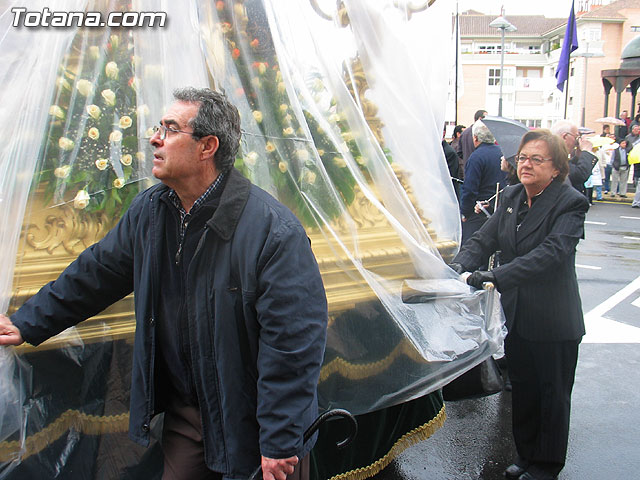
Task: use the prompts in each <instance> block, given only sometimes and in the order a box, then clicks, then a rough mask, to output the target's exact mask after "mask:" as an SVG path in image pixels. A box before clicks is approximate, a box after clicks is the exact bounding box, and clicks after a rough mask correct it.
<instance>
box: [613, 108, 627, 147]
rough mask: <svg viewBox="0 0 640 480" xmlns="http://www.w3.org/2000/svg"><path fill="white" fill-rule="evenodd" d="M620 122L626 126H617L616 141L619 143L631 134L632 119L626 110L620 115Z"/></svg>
mask: <svg viewBox="0 0 640 480" xmlns="http://www.w3.org/2000/svg"><path fill="white" fill-rule="evenodd" d="M620 120H622V121H623V122H624V125H618V126H616V141H617V142H618V143H619V142H620V140H622V139H623V138H624V137H626V136H627V135H628V134H629V125H631V119H630V118H629V113H628V112H627V111H626V110H623V111H622V113H621V114H620Z"/></svg>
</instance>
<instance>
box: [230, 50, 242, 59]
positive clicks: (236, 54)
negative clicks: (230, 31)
mask: <svg viewBox="0 0 640 480" xmlns="http://www.w3.org/2000/svg"><path fill="white" fill-rule="evenodd" d="M239 56H240V50H238V49H237V48H234V49H233V51H232V52H231V57H232V58H233V59H234V60H236V59H237V58H238V57H239Z"/></svg>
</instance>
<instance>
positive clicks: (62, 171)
mask: <svg viewBox="0 0 640 480" xmlns="http://www.w3.org/2000/svg"><path fill="white" fill-rule="evenodd" d="M69 173H71V167H70V166H69V165H65V166H63V167H58V168H56V169H55V170H54V171H53V174H54V175H55V176H56V177H57V178H67V177H68V176H69Z"/></svg>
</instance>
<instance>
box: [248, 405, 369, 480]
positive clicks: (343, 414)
mask: <svg viewBox="0 0 640 480" xmlns="http://www.w3.org/2000/svg"><path fill="white" fill-rule="evenodd" d="M334 417H340V418H345V419H347V420H348V421H349V425H350V426H351V429H350V431H349V435H348V436H347V438H345V439H343V440H340V441H339V442H336V447H338V448H345V447H346V446H347V445H349V444H350V443H351V442H352V441H353V439H354V438H356V435H357V434H358V421H357V420H356V417H354V416H353V415H351V413H349V412H348V411H346V410H343V409H342V408H334V409H333V410H327V411H326V412H324V413H323V414H322V415H320V416H319V417H318V418H316V419H315V420H314V421H313V423H312V424H311V425H310V426H309V428H307V430H306V431H305V432H304V434H303V436H302V443H303V444H304V443H307V441H308V440H309V439H310V438H311V437H312V436H313V434H314V433H316V430H318V429H319V428H320V425H322V424H323V423H324V422H326V421H327V420H330V419H332V418H334ZM261 473H262V465H260V466H259V467H258V468H256V469H255V470H254V472H253V473H252V474H251V476H250V477H249V480H258V479H259V478H261V475H260V474H261Z"/></svg>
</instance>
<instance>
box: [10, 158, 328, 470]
mask: <svg viewBox="0 0 640 480" xmlns="http://www.w3.org/2000/svg"><path fill="white" fill-rule="evenodd" d="M228 175H229V178H228V180H227V182H226V185H225V187H224V191H223V192H222V196H221V198H220V204H219V206H218V208H217V209H216V211H215V213H214V214H213V216H212V217H211V218H210V219H209V220H208V222H207V226H206V228H205V231H204V233H203V234H202V237H201V239H200V242H199V245H198V248H197V250H196V252H195V253H194V256H193V258H192V261H191V263H190V265H189V270H188V273H187V286H186V292H187V299H188V301H187V305H188V307H187V308H188V324H189V325H188V328H189V331H188V335H189V338H190V345H191V351H190V352H189V355H190V357H191V368H192V372H191V373H192V378H193V379H194V383H195V385H196V392H197V397H198V403H199V406H200V414H201V418H202V424H203V437H204V446H205V460H206V463H207V466H208V467H209V468H210V469H212V470H215V471H219V472H222V473H224V474H225V479H240V478H247V477H248V476H249V474H250V473H251V471H252V470H253V469H254V468H255V467H256V466H258V465H259V463H260V455H261V454H262V455H264V456H267V457H272V458H287V457H290V456H293V455H297V456H298V457H300V458H302V457H303V456H304V455H306V453H308V451H309V450H310V449H311V447H312V446H313V442H309V443H308V444H307V445H304V446H303V444H302V436H303V432H304V430H305V429H306V428H307V427H308V426H309V425H310V424H311V423H312V421H313V420H314V419H315V418H316V416H317V411H318V409H317V383H318V378H319V373H320V365H321V363H322V359H323V355H324V346H325V338H326V326H327V318H328V313H327V303H326V297H325V292H324V288H323V285H322V279H321V277H320V273H319V270H318V265H317V263H316V260H315V258H314V256H313V253H312V251H311V248H310V243H309V239H308V237H307V235H306V233H305V231H304V229H303V227H302V226H301V225H300V222H299V221H298V220H297V218H296V217H295V216H294V215H293V214H292V213H291V211H289V210H288V209H287V208H286V207H284V206H283V205H282V204H280V203H279V202H277V201H276V200H275V199H274V198H273V197H271V196H270V195H268V194H267V193H266V192H264V191H263V190H261V189H259V188H258V187H256V186H254V185H252V184H251V183H250V182H249V181H248V180H247V179H246V178H244V177H243V176H242V175H241V174H240V173H239V172H238V171H237V170H235V169H234V170H232V171H231V172H230V173H229V174H228ZM167 191H168V188H167V187H166V186H164V185H162V184H160V185H156V186H154V187H151V188H150V189H148V190H146V191H145V192H142V193H141V194H140V195H138V196H137V197H136V199H135V200H134V202H133V203H132V205H131V207H130V208H129V210H128V211H127V212H126V213H125V215H124V216H123V218H122V219H121V220H120V222H119V223H118V225H117V226H116V227H115V228H114V229H113V230H111V231H110V232H109V233H108V234H107V235H106V236H105V237H104V239H102V240H101V241H100V242H98V243H96V244H95V245H93V246H91V247H89V248H88V249H87V250H85V251H84V252H83V253H82V254H81V255H80V256H79V257H78V258H77V259H76V260H75V261H74V262H73V263H72V264H71V265H69V267H67V269H66V270H65V271H64V272H63V273H62V274H61V275H60V277H59V278H58V279H57V280H56V281H54V282H51V283H49V284H47V285H46V286H45V287H43V288H42V289H41V291H40V292H39V293H38V294H36V295H35V296H34V297H32V298H31V299H30V300H29V301H27V302H26V303H25V304H24V305H23V306H22V308H20V309H19V310H18V311H17V312H16V313H15V314H14V315H12V317H11V320H12V321H13V323H14V324H15V325H16V326H17V327H18V328H19V329H20V332H21V334H22V336H23V338H24V339H25V340H26V341H27V342H29V343H31V344H33V345H38V344H39V343H41V342H43V341H44V340H46V339H47V338H49V337H51V336H53V335H55V334H57V333H59V332H61V331H62V330H64V329H65V328H67V327H70V326H72V325H75V324H77V323H78V322H80V321H82V320H84V319H86V318H88V317H90V316H93V315H95V314H97V313H99V312H100V311H102V310H103V309H104V308H106V307H107V306H108V305H110V304H112V303H113V302H115V301H117V300H119V299H120V298H122V297H124V296H126V295H128V294H129V293H130V292H131V291H132V290H133V291H134V292H135V313H136V332H135V347H134V354H133V371H132V384H131V403H130V422H129V435H130V437H131V438H132V439H133V440H135V441H136V442H138V443H140V444H143V445H148V443H149V423H150V421H151V418H152V416H153V415H155V414H157V413H159V411H158V406H159V405H160V404H161V403H162V402H160V401H159V400H160V399H156V398H155V395H156V393H157V392H158V391H159V389H158V388H156V385H155V383H154V382H155V381H156V380H157V379H156V377H155V375H154V373H155V358H156V341H157V340H156V332H155V328H156V318H157V312H158V309H159V308H158V305H159V300H158V299H159V296H160V295H162V294H163V291H162V282H161V279H160V278H159V275H158V271H159V268H158V262H159V259H160V251H161V250H162V241H163V240H162V238H163V234H162V232H163V229H164V222H165V217H166V215H167V213H168V212H167V211H166V208H168V207H167V205H166V204H165V202H161V201H159V199H160V196H161V195H166V193H167Z"/></svg>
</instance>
